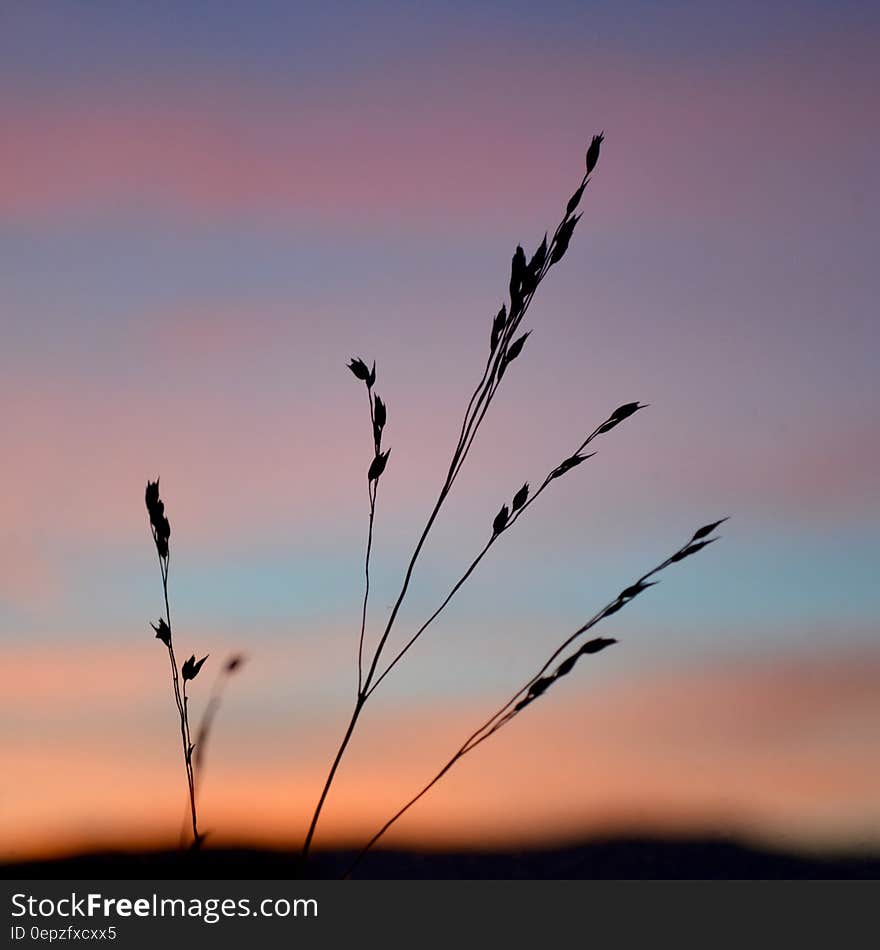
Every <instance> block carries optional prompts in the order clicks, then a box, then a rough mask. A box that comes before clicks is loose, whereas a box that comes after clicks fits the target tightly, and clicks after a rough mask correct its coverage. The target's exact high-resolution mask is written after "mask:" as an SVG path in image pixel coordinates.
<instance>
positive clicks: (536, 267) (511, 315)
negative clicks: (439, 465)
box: [302, 135, 717, 860]
mask: <svg viewBox="0 0 880 950" xmlns="http://www.w3.org/2000/svg"><path fill="white" fill-rule="evenodd" d="M602 141H603V135H597V136H594V137H593V140H592V142H591V144H590V147H589V149H588V151H587V159H586V166H587V170H586V173H585V174H584V176H583V178H582V180H581V183H580V185H579V186H578V187H577V189H576V190H575V192H574V194H573V195H572V196H571V198H570V199H569V201H568V204H567V206H566V209H565V214H564V216H563V218H562V220H561V221H560V223H559V224H558V226H557V227H556V230H555V231H554V232H553V236H552V238H550V240H549V241H548V236H547V234H545V235H544V239H543V241H542V242H541V244H540V245H539V247H538V249H537V250H536V251H535V253H534V254H533V255H532V257H531V259H530V260H528V261H527V260H526V256H525V252H524V251H523V249H522V247H520V246H518V247H517V248H516V252H515V253H514V255H513V259H512V261H511V273H510V283H509V288H508V290H509V304H508V303H505V304H504V305H502V307H501V309H500V310H499V311H498V313H497V314H496V316H495V317H494V319H493V321H492V325H491V331H490V335H489V356H488V358H487V360H486V365H485V368H484V370H483V373H482V376H481V377H480V380H479V382H478V383H477V385H476V387H475V389H474V391H473V393H472V394H471V397H470V399H469V401H468V404H467V408H466V409H465V413H464V417H463V419H462V424H461V428H460V431H459V436H458V441H457V443H456V446H455V449H454V451H453V453H452V457H451V459H450V463H449V467H448V470H447V472H446V477H445V479H444V481H443V484H442V485H441V488H440V492H439V494H438V497H437V500H436V502H435V503H434V506H433V508H432V509H431V512H430V514H429V515H428V519H427V522H426V524H425V527H424V528H423V530H422V533H421V535H420V536H419V539H418V541H417V542H416V546H415V549H414V551H413V553H412V555H411V557H410V560H409V563H408V565H407V568H406V571H405V573H404V578H403V583H402V585H401V588H400V592H399V593H398V595H397V599H396V600H395V602H394V604H393V606H392V608H391V612H390V615H389V617H388V621H387V623H386V624H385V628H384V630H383V632H382V635H381V637H380V638H379V641H378V644H377V646H376V648H375V650H374V651H373V653H372V657H371V659H370V662H369V666H368V668H367V672H366V674H364V672H363V669H364V660H363V656H364V636H365V629H366V616H367V602H368V600H369V564H370V552H371V548H372V536H373V524H374V517H375V500H376V492H377V490H378V481H379V478H380V476H381V475H382V472H383V471H384V469H385V464H386V462H387V459H388V455H389V451H386V452H384V453H382V452H381V435H382V429H383V427H384V425H385V419H386V414H385V406H384V404H383V403H382V402H381V400H379V398H378V396H375V395H374V394H373V386H374V384H375V381H376V364H375V363H373V367H372V369H368V368H367V365H366V363H365V362H364V361H363V360H362V359H352V361H351V363H350V364H349V369H350V370H351V371H352V373H353V374H354V375H355V376H356V377H357V378H358V379H360V380H362V381H363V382H364V383H365V384H366V387H367V391H368V395H369V399H370V416H371V421H372V423H373V433H374V453H375V454H374V459H373V462H372V464H371V465H370V468H369V471H368V475H367V481H368V487H369V489H370V517H369V531H368V536H367V551H366V558H365V575H366V585H365V593H364V603H363V610H362V617H361V632H360V639H359V645H358V691H357V696H356V699H355V704H354V709H353V711H352V714H351V718H350V720H349V723H348V726H347V728H346V730H345V733H344V735H343V738H342V741H341V743H340V745H339V748H338V749H337V752H336V755H335V757H334V759H333V761H332V763H331V766H330V770H329V773H328V775H327V778H326V780H325V782H324V786H323V788H322V790H321V794H320V797H319V799H318V803H317V805H316V807H315V810H314V813H313V815H312V819H311V822H310V825H309V829H308V832H307V834H306V838H305V842H304V844H303V854H302V856H303V859H304V860H305V859H307V857H308V854H309V849H310V847H311V843H312V839H313V837H314V833H315V828H316V826H317V823H318V819H319V818H320V815H321V811H322V809H323V806H324V803H325V801H326V798H327V794H328V792H329V790H330V787H331V786H332V784H333V780H334V778H335V775H336V772H337V770H338V768H339V764H340V762H341V760H342V757H343V755H344V754H345V751H346V749H347V747H348V744H349V742H350V741H351V737H352V735H353V733H354V730H355V727H356V725H357V722H358V720H359V718H360V715H361V713H362V711H363V708H364V706H365V704H366V702H367V700H368V699H369V698H370V697H371V696H372V695H373V693H374V692H375V690H376V689H377V688H378V687H379V685H380V684H381V683H382V682H383V681H384V680H385V678H386V677H387V676H388V675H389V673H390V672H391V671H392V670H393V669H394V668H395V667H396V666H397V665H398V664H399V663H400V661H401V660H402V659H403V657H404V656H405V655H406V653H407V652H408V651H409V650H410V649H411V648H412V646H413V645H414V644H415V643H416V641H417V640H418V639H419V638H420V637H421V636H422V635H423V634H424V633H425V631H426V630H427V628H428V627H429V626H430V625H431V624H432V623H433V622H434V620H436V618H437V617H438V616H439V615H440V614H441V613H442V612H443V610H444V609H445V608H446V606H447V605H448V604H449V603H450V601H451V600H452V598H453V597H454V596H455V594H456V593H457V592H458V591H459V590H460V589H461V587H462V586H463V585H464V584H465V583H466V582H467V580H468V578H470V577H471V575H472V574H473V572H474V571H475V570H476V568H477V566H478V565H479V564H480V562H481V561H482V560H483V558H484V557H485V556H486V554H487V553H488V552H489V550H490V549H491V548H492V546H493V545H494V544H495V542H496V541H497V540H498V538H499V537H500V536H501V534H502V533H503V532H505V531H506V530H508V529H509V528H511V527H512V526H513V525H514V524H515V523H516V522H517V521H518V520H519V518H521V517H522V516H523V514H524V513H525V511H526V510H527V509H528V508H529V507H530V506H531V505H532V504H533V503H534V502H535V501H536V500H537V499H538V497H540V495H541V494H543V492H544V491H545V490H546V489H547V488H548V487H549V485H550V483H551V482H553V481H554V480H555V479H557V478H560V477H561V476H563V475H565V474H566V473H567V472H569V471H570V470H571V469H573V468H575V467H577V466H578V465H580V464H581V463H582V462H584V461H586V459H588V458H590V457H591V456H592V454H594V453H590V454H584V450H585V449H586V448H587V447H588V446H589V445H590V444H591V443H592V442H593V440H594V439H596V438H597V437H598V436H599V435H602V434H604V433H606V432H609V431H610V430H611V429H613V428H615V427H616V426H617V425H619V424H620V423H621V422H623V421H624V420H625V419H627V418H629V417H630V416H632V415H633V414H634V413H636V412H637V411H639V410H640V409H642V408H644V405H642V404H641V403H639V402H631V403H626V404H624V405H622V406H620V407H618V408H617V409H616V410H615V411H614V412H612V413H611V415H609V416H608V418H607V419H605V421H604V422H602V423H601V424H600V425H599V426H597V427H596V428H595V429H594V430H593V431H592V432H591V433H590V434H589V435H588V436H587V437H586V438H585V439H584V440H583V442H581V444H580V445H579V447H578V448H577V449H576V451H575V452H574V454H572V455H570V456H569V457H568V458H566V459H564V460H563V461H562V462H561V463H560V464H559V465H557V466H556V467H555V468H553V469H552V470H551V471H550V472H549V474H548V475H547V476H546V477H545V478H544V480H543V482H541V484H540V485H539V487H538V489H537V490H536V491H535V492H534V493H533V494H532V495H531V497H530V496H529V485H528V483H526V484H524V485H523V486H522V488H520V489H519V491H517V492H516V494H515V495H514V496H513V500H512V502H511V504H510V507H508V505H507V504H505V505H503V506H502V508H501V510H500V511H499V512H498V514H497V515H496V516H495V519H494V520H493V522H492V531H491V535H490V537H489V540H488V541H487V542H486V543H485V544H484V545H483V546H482V548H481V549H480V551H479V552H478V553H477V555H476V556H475V557H474V558H473V560H472V561H471V563H470V565H469V566H468V567H467V568H466V570H465V571H464V573H463V574H462V576H461V577H460V578H459V580H458V581H457V582H456V583H455V584H454V585H453V587H452V589H451V590H450V592H449V593H448V594H447V596H446V597H445V598H444V600H443V601H442V602H441V603H440V605H439V607H438V608H437V609H436V610H435V611H434V612H433V613H432V614H431V615H430V616H429V617H428V619H427V620H426V621H425V622H424V623H423V624H422V625H421V627H419V628H418V629H417V630H416V632H415V633H414V634H413V635H412V636H411V637H410V639H409V640H408V641H407V642H406V643H405V644H404V645H403V647H402V648H401V649H400V650H399V651H398V652H397V653H396V654H395V656H394V657H393V658H392V659H391V660H390V661H389V662H388V663H387V664H386V665H385V667H384V668H383V669H382V671H381V672H379V665H380V660H381V658H382V656H383V652H384V650H385V647H386V644H387V642H388V639H389V637H390V634H391V631H392V629H393V628H394V624H395V621H396V619H397V615H398V612H399V610H400V607H401V605H402V604H403V601H404V599H405V598H406V595H407V592H408V590H409V585H410V582H411V580H412V577H413V573H414V571H415V567H416V564H417V562H418V559H419V556H420V554H421V551H422V548H423V546H424V544H425V542H426V540H427V538H428V535H429V534H430V531H431V528H432V527H433V525H434V522H435V520H436V518H437V516H438V514H439V513H440V510H441V508H442V507H443V504H444V502H445V501H446V499H447V497H448V496H449V493H450V492H451V490H452V488H453V486H454V484H455V482H456V480H457V478H458V476H459V474H460V472H461V470H462V468H463V467H464V464H465V462H466V461H467V457H468V455H469V453H470V451H471V448H472V447H473V444H474V441H475V440H476V437H477V434H478V432H479V430H480V427H481V425H482V423H483V420H484V419H485V417H486V414H487V412H488V411H489V408H490V406H491V405H492V402H493V401H494V399H495V396H496V394H497V392H498V389H499V388H500V385H501V381H502V379H503V377H504V375H505V372H506V371H507V368H508V367H509V366H510V364H511V363H513V361H514V360H516V359H517V357H518V356H519V355H520V353H521V352H522V350H523V347H524V346H525V343H526V341H527V339H528V337H529V333H530V332H531V331H527V332H525V333H520V332H519V329H520V327H521V325H522V321H523V318H524V317H525V315H526V313H527V312H528V310H529V307H530V305H531V302H532V300H533V299H534V296H535V293H536V292H537V289H538V287H539V286H540V285H541V283H542V281H543V280H544V278H545V277H546V276H547V274H548V273H549V271H550V269H551V268H552V267H553V266H554V265H555V264H557V263H558V262H559V261H561V260H562V258H563V256H564V255H565V253H566V251H567V249H568V246H569V242H570V240H571V237H572V235H573V233H574V230H575V227H576V225H577V223H578V221H579V220H580V217H581V215H580V214H576V212H577V209H578V206H579V204H580V201H581V198H582V196H583V194H584V191H585V189H586V187H587V185H588V184H589V181H590V174H591V173H592V171H593V169H594V168H595V166H596V163H597V162H598V159H599V151H600V147H601V145H602ZM380 407H381V423H380V424H377V417H378V416H379V411H380ZM716 526H717V525H716ZM701 530H702V529H701ZM690 543H693V542H690ZM702 546H703V545H702V544H700V545H699V547H702ZM686 547H687V546H686ZM696 549H699V548H696ZM683 550H684V549H680V551H679V552H676V555H673V556H672V557H671V558H670V559H667V561H666V562H664V563H663V564H662V565H660V566H659V567H658V568H655V569H654V570H653V571H652V572H650V573H649V574H648V575H645V578H647V577H650V576H651V575H652V574H654V573H656V572H657V571H658V570H662V569H663V568H664V567H666V566H668V564H670V563H672V562H673V561H674V560H676V559H680V558H681V557H682V556H687V554H689V553H693V551H691V550H689V551H688V552H687V554H682V551H683ZM645 578H642V579H641V580H640V581H639V582H637V585H634V587H633V588H628V589H627V591H633V590H635V593H638V592H640V590H641V589H643V588H642V587H639V586H638V585H639V584H642V583H643V582H644V580H645ZM647 586H649V585H647ZM636 587H637V588H638V589H635V588H636ZM625 593H626V592H624V594H625ZM624 594H621V595H620V597H623V596H624ZM632 596H634V594H632V593H631V594H630V596H629V598H627V600H628V599H631V597H632ZM620 597H619V598H618V600H617V601H615V602H613V604H612V605H609V607H608V608H606V609H605V610H604V612H602V613H601V614H600V615H597V616H596V618H593V620H591V621H588V623H587V624H586V625H584V626H583V627H581V628H580V629H579V630H578V631H576V633H575V634H573V635H572V636H571V637H570V638H568V640H566V641H565V642H564V643H563V644H562V646H561V647H560V648H559V650H558V651H557V653H555V654H554V655H553V656H552V657H551V658H550V660H548V662H547V664H546V665H545V667H543V668H542V670H541V671H539V673H538V674H536V677H534V678H533V680H531V681H530V682H529V683H528V684H526V686H525V687H523V689H524V690H525V691H526V698H525V699H524V700H523V701H522V702H520V703H518V704H517V702H516V700H517V696H519V695H521V694H522V692H523V690H520V692H519V693H517V694H516V696H514V698H513V700H511V703H509V704H508V706H510V705H511V704H516V705H515V708H514V710H513V712H512V713H509V712H505V711H506V710H507V709H508V707H504V708H503V709H502V711H501V713H499V714H497V715H501V716H502V719H500V720H497V721H496V720H495V719H493V720H490V721H489V723H487V724H486V726H484V727H483V729H482V730H478V732H477V733H475V734H474V735H472V736H471V737H470V738H469V739H468V741H467V742H466V743H465V745H464V746H462V748H461V749H460V750H459V752H458V753H456V755H455V756H453V758H452V759H451V760H450V761H449V762H448V763H447V765H446V766H445V767H444V768H443V769H442V770H441V771H440V772H439V773H438V775H437V776H435V778H434V779H433V780H432V781H431V782H430V783H429V784H428V785H427V786H426V787H425V788H424V789H423V790H422V791H421V792H420V793H419V794H418V795H417V796H416V797H415V798H414V799H413V800H411V801H410V802H409V803H408V804H407V805H405V806H404V808H403V809H402V810H401V811H400V812H398V813H397V814H396V815H395V816H394V817H392V819H391V820H390V821H389V822H388V823H387V824H386V825H385V826H383V828H382V829H381V830H380V831H379V833H378V834H377V835H376V836H374V838H373V839H372V840H371V841H370V843H369V844H368V845H367V848H366V849H365V851H366V850H368V849H369V848H370V847H372V845H373V843H375V841H377V840H378V839H379V837H381V835H382V834H384V833H385V831H386V830H387V828H389V827H390V826H391V824H393V823H394V822H395V821H396V820H397V819H398V818H399V817H400V816H401V815H402V814H403V813H404V812H405V811H406V810H407V809H408V808H409V807H411V805H413V804H414V803H415V802H416V801H418V799H419V798H420V797H421V796H422V795H424V794H425V793H426V792H427V791H428V789H429V788H431V787H432V785H433V784H434V783H436V782H437V781H438V780H439V779H440V778H441V777H442V776H443V775H444V774H445V773H446V772H447V771H448V770H449V769H450V768H451V767H452V765H454V764H455V762H456V761H458V759H459V758H461V756H462V755H465V754H466V753H467V752H469V751H471V750H472V749H473V748H475V747H476V746H477V745H478V744H479V743H480V742H482V741H483V740H484V739H485V738H488V736H489V735H491V734H493V732H494V731H496V729H497V728H501V726H503V725H504V724H506V723H507V722H508V721H509V720H510V719H511V718H513V716H515V715H516V714H517V713H518V712H519V711H520V710H521V709H522V708H524V707H525V705H528V703H530V702H531V701H532V699H534V698H536V697H537V695H540V692H543V690H544V689H545V688H546V686H547V685H549V682H550V680H548V681H547V683H544V681H543V680H542V676H543V673H544V672H546V670H547V668H548V667H549V664H550V663H552V662H553V660H554V659H555V657H556V656H557V655H558V654H559V652H560V651H562V650H564V649H565V648H566V647H567V646H568V645H569V644H570V643H571V642H572V641H573V640H574V639H575V638H577V637H579V636H581V635H582V634H583V633H584V632H585V631H586V630H588V629H590V627H591V626H592V625H593V624H594V623H595V622H598V619H601V617H604V616H608V615H609V614H610V613H611V612H613V611H614V610H617V609H620V607H621V606H623V604H624V603H625V602H627V601H626V600H620ZM615 605H616V606H615ZM611 642H613V641H611ZM603 645H604V643H603ZM587 652H590V651H587ZM579 655H580V654H576V655H575V656H574V657H570V658H569V659H568V660H566V661H565V662H566V663H568V664H569V665H568V667H567V668H566V669H565V670H564V671H563V672H559V671H557V673H555V674H554V677H553V679H555V678H556V676H558V675H564V674H565V673H567V672H568V671H569V670H570V669H571V667H572V666H573V665H574V663H575V662H576V659H577V656H579ZM564 665H565V664H563V666H564ZM541 684H543V685H541ZM530 690H531V691H534V690H539V692H529V691H530ZM483 730H488V731H486V732H484V731H483Z"/></svg>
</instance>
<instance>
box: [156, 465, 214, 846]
mask: <svg viewBox="0 0 880 950" xmlns="http://www.w3.org/2000/svg"><path fill="white" fill-rule="evenodd" d="M145 500H146V505H147V514H148V515H149V518H150V530H151V532H152V535H153V543H154V544H155V545H156V553H157V555H158V557H159V571H160V573H161V576H162V595H163V598H164V602H165V615H164V616H163V617H160V618H159V622H158V623H157V624H154V623H151V624H150V626H151V627H152V628H153V630H155V632H156V638H157V639H159V640H161V641H162V642H163V643H164V644H165V647H166V648H167V650H168V659H169V660H170V663H171V687H172V692H173V694H174V705H175V707H176V709H177V715H178V718H179V720H180V741H181V745H182V747H183V763H184V767H185V769H186V786H187V795H188V797H189V806H190V820H191V824H192V835H193V840H192V846H193V847H194V848H198V847H199V846H200V844H201V842H202V838H201V835H200V834H199V824H198V816H197V814H196V786H195V778H194V774H193V749H194V744H193V741H192V738H191V736H190V728H189V696H188V695H187V691H186V689H187V687H186V684H187V683H188V682H189V681H190V680H193V679H195V678H196V676H197V675H198V673H199V670H200V669H201V668H202V664H203V663H204V662H205V660H207V659H208V658H207V656H203V657H202V659H201V660H198V661H197V660H196V658H195V655H193V656H191V657H190V658H189V659H188V660H185V661H184V662H183V664H182V665H181V666H180V667H178V664H177V657H176V656H175V654H174V638H173V635H172V625H171V607H170V605H169V600H168V573H169V570H170V567H171V524H170V522H169V520H168V516H167V515H166V513H165V504H164V503H163V502H162V500H161V498H160V497H159V479H158V478H157V479H156V481H155V482H147V489H146V493H145Z"/></svg>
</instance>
